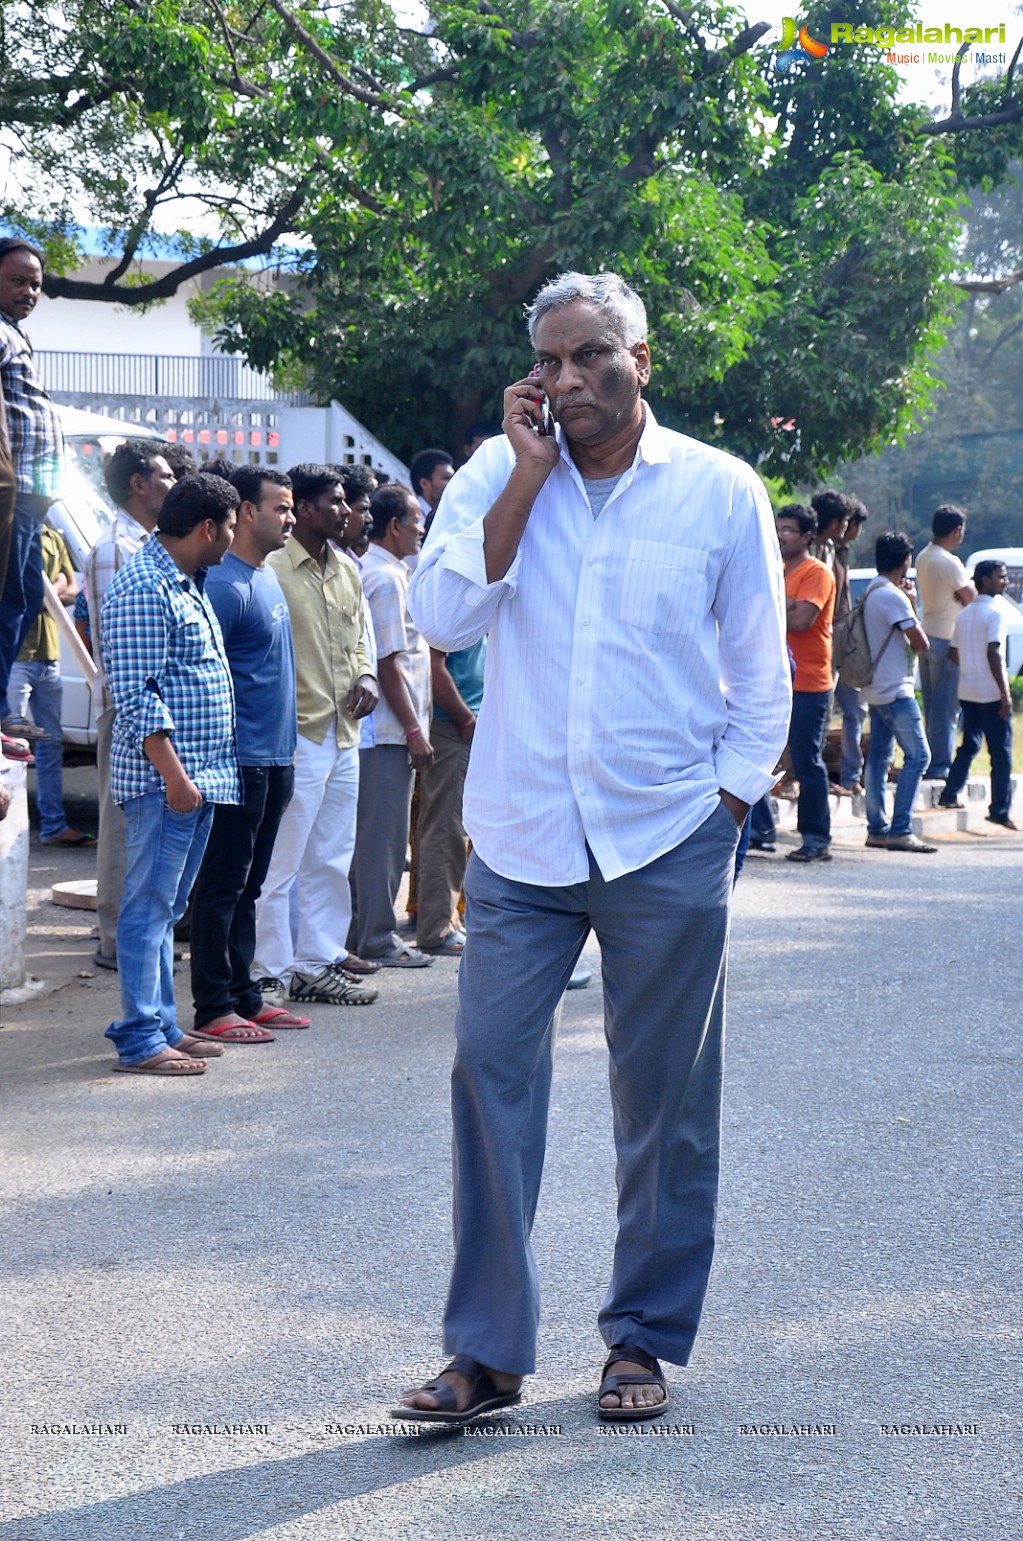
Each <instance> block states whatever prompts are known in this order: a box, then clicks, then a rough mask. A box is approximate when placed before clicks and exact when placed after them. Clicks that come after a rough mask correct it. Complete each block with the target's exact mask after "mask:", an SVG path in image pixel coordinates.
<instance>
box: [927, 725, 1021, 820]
mask: <svg viewBox="0 0 1023 1541" xmlns="http://www.w3.org/2000/svg"><path fill="white" fill-rule="evenodd" d="M998 706H999V703H998V702H997V701H963V702H962V708H963V741H962V743H961V744H960V746H959V753H958V754H957V755H956V757H955V760H954V761H953V763H952V769H951V770H950V772H949V776H948V780H947V781H946V783H945V790H944V792H943V793H942V800H943V801H944V802H948V803H954V802H955V801H956V800H957V798H958V797H959V794H960V792H961V791H962V790H963V787H964V786H965V785H966V781H967V778H968V776H969V774H970V766H971V765H972V764H973V757H974V755H975V754H976V753H977V751H978V749H979V748H980V744H981V739H986V740H987V747H988V753H989V754H990V756H991V806H990V807H989V808H988V813H989V814H990V815H991V817H992V818H993V819H1007V818H1008V817H1009V808H1010V806H1011V804H1012V718H1011V717H1000V716H999V715H998Z"/></svg>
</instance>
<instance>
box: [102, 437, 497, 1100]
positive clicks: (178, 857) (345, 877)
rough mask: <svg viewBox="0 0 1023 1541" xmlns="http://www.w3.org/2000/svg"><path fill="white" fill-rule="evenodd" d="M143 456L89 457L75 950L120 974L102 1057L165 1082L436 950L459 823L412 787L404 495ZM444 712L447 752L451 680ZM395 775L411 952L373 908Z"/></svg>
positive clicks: (440, 794)
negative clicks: (179, 998) (177, 465)
mask: <svg viewBox="0 0 1023 1541" xmlns="http://www.w3.org/2000/svg"><path fill="white" fill-rule="evenodd" d="M163 449H164V446H162V445H161V444H160V443H159V442H156V441H145V440H143V441H139V440H128V441H126V442H125V443H124V444H122V445H121V446H119V447H118V449H117V450H116V451H115V452H114V454H113V455H112V456H111V457H110V459H109V460H108V462H107V464H106V467H105V475H106V479H107V485H108V488H109V490H110V492H111V495H112V496H113V497H114V498H115V499H116V500H117V501H118V504H119V508H120V514H119V516H118V520H117V522H116V523H115V525H114V527H113V529H112V530H111V532H110V534H109V535H108V536H107V537H106V539H105V540H104V541H103V542H101V543H100V544H99V545H98V546H97V547H96V548H95V549H94V551H93V553H92V555H91V557H90V561H89V565H88V569H87V572H86V575H85V584H86V591H87V595H88V603H89V615H90V631H91V642H92V646H93V648H94V650H95V652H96V655H97V657H98V659H99V660H100V663H101V686H100V688H101V690H102V692H103V699H104V701H105V702H106V701H109V716H110V719H111V721H110V722H109V723H107V722H105V721H104V734H103V739H104V742H107V741H108V742H109V750H108V751H107V752H104V753H101V755H100V757H99V765H100V790H101V799H102V802H101V807H102V814H101V822H100V836H99V867H98V872H99V880H98V888H99V894H98V899H99V912H100V952H99V954H98V958H97V961H100V959H102V961H103V963H104V964H105V965H106V966H116V967H117V969H118V970H119V975H120V984H121V995H122V1016H121V1018H120V1019H119V1020H118V1021H116V1022H114V1023H112V1024H111V1026H110V1028H109V1029H108V1033H107V1036H108V1037H109V1038H111V1040H112V1041H113V1043H114V1045H115V1047H116V1048H117V1051H118V1068H120V1069H122V1070H124V1071H128V1072H133V1073H145V1074H157V1075H169V1076H181V1075H195V1074H200V1073H202V1070H203V1069H204V1068H205V1062H206V1061H207V1060H208V1059H209V1058H211V1057H216V1056H218V1055H220V1054H222V1053H223V1052H224V1045H225V1044H228V1043H231V1044H255V1043H267V1042H271V1041H272V1039H273V1037H274V1035H275V1033H276V1032H278V1031H281V1030H284V1029H301V1028H306V1027H308V1026H309V1020H310V1019H309V1018H308V1017H306V1016H304V1015H302V1014H301V1012H300V1011H297V1010H296V1009H295V1008H296V1007H299V1006H302V1005H306V1004H313V1003H315V1004H326V1005H333V1006H354V1005H369V1004H371V1003H372V1002H373V1001H374V1000H376V998H377V994H378V985H377V983H376V982H374V976H376V975H378V974H380V973H381V971H382V970H385V969H388V968H416V969H418V968H424V967H426V966H428V965H429V963H430V962H432V955H433V954H435V953H442V954H449V955H456V954H457V953H458V952H459V951H460V950H461V945H462V937H463V933H462V930H461V925H460V920H459V916H458V909H457V905H458V897H459V892H460V889H461V870H460V867H459V862H458V861H457V860H456V859H455V858H454V857H453V856H452V855H451V851H452V849H453V848H454V847H459V848H460V851H461V857H460V863H461V867H462V868H464V863H465V833H464V829H463V828H462V825H461V800H460V796H457V795H456V796H454V797H453V798H452V797H451V796H449V795H448V793H447V790H446V788H445V787H444V785H441V786H440V788H439V789H437V790H436V791H435V790H434V789H433V787H432V785H431V783H432V781H433V779H434V767H435V759H436V757H435V753H434V750H433V746H432V744H431V738H430V735H431V733H433V732H434V719H433V713H434V700H433V690H432V679H433V675H434V672H435V669H436V671H437V672H439V670H441V669H443V668H444V665H445V659H444V657H443V655H441V656H440V657H439V659H438V660H437V663H436V665H433V664H432V663H431V653H430V649H429V647H428V645H427V644H426V643H425V641H424V640H423V639H422V637H421V636H420V635H419V633H418V632H417V630H416V628H415V626H414V624H413V623H412V621H411V619H410V617H409V614H408V609H407V605H406V602H405V594H406V590H407V587H408V581H409V577H410V575H411V569H410V566H409V560H408V559H410V558H414V557H415V556H416V554H417V552H418V550H419V545H420V542H421V539H422V515H421V512H420V507H419V503H418V501H417V498H416V496H415V495H414V494H413V493H412V491H411V490H410V489H408V488H405V487H401V486H398V485H396V484H394V483H385V484H383V485H380V486H378V485H377V478H376V477H375V475H374V474H373V473H372V472H370V471H369V470H368V469H367V468H366V467H363V466H355V465H346V466H326V465H312V464H303V465H298V466H295V467H293V468H292V469H291V471H290V472H289V473H287V474H284V473H283V472H280V471H277V470H274V469H269V468H264V467H258V466H242V467H238V468H231V467H229V466H226V465H222V464H220V465H216V466H215V467H214V468H213V469H214V470H216V471H219V472H221V473H222V474H220V475H216V474H212V473H211V470H210V469H209V468H207V469H206V470H204V471H201V472H198V473H191V474H187V475H185V476H183V477H182V478H181V479H180V480H177V481H175V479H174V477H173V473H172V471H171V469H170V467H169V466H168V464H167V461H166V458H165V455H164V453H163ZM424 481H425V478H424ZM136 515H139V516H141V518H138V519H137V518H136ZM470 694H472V692H471V691H470ZM444 701H445V702H446V705H447V708H448V709H449V710H450V711H451V712H452V713H453V714H455V720H456V721H457V723H458V742H459V745H462V744H464V743H467V742H468V741H469V739H470V738H471V728H472V724H473V723H474V721H475V713H474V711H473V710H472V708H471V707H470V706H469V705H468V704H467V703H466V701H465V700H464V698H463V697H462V696H461V694H460V693H459V691H458V689H457V687H456V686H455V685H454V684H452V687H451V692H450V693H449V694H448V695H446V696H445V697H444ZM477 704H478V703H477ZM438 709H439V710H442V711H443V710H444V706H443V705H442V704H441V703H440V702H438ZM463 734H464V735H465V737H464V738H463V737H462V735H463ZM417 771H418V773H419V774H420V776H421V778H422V784H423V789H424V793H423V803H424V807H425V808H427V809H431V810H432V808H433V806H434V803H435V802H437V801H440V802H441V804H442V806H443V809H444V816H443V817H440V818H437V819H433V818H429V819H427V820H426V821H425V824H424V827H423V828H422V829H421V831H420V838H419V865H420V876H419V885H418V889H419V895H420V908H419V916H420V918H419V925H418V938H419V940H420V941H421V942H422V943H423V945H422V946H419V947H417V946H413V945H412V944H411V943H410V942H409V941H408V940H406V939H405V938H404V937H403V936H402V935H401V934H399V931H398V929H397V926H396V918H395V901H396V899H397V894H398V887H399V885H400V882H401V878H402V874H403V871H404V868H405V858H406V850H407V846H408V839H409V812H410V804H411V797H412V789H413V777H414V775H415V773H416V772H417ZM456 772H457V766H456ZM452 774H454V773H452ZM455 779H456V782H457V775H456V774H455ZM437 780H438V781H439V782H442V783H443V780H444V777H443V775H440V776H438V777H437ZM435 826H436V827H435ZM438 849H439V851H440V855H439V856H438V854H437V850H438ZM122 850H123V855H122V854H121V852H122ZM189 900H190V901H191V909H190V917H191V918H190V931H191V977H192V997H193V1012H194V1015H193V1022H192V1024H191V1027H190V1030H189V1031H187V1032H183V1031H182V1030H181V1028H179V1027H178V1026H177V1019H176V1011H175V1006H174V992H173V977H172V959H173V932H174V927H175V925H176V924H177V923H178V922H179V921H180V920H181V918H182V916H183V914H184V912H185V909H186V906H187V905H188V904H189Z"/></svg>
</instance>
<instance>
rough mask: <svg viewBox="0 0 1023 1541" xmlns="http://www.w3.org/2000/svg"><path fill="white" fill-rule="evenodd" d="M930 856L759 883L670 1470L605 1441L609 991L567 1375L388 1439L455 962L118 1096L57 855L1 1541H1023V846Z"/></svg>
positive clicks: (553, 1248)
mask: <svg viewBox="0 0 1023 1541" xmlns="http://www.w3.org/2000/svg"><path fill="white" fill-rule="evenodd" d="M86 811H87V810H86ZM940 844H941V849H940V851H939V854H938V855H937V856H934V857H913V856H906V855H896V854H889V853H887V852H873V851H866V850H864V849H863V848H862V847H861V846H860V845H859V844H856V845H854V844H853V836H852V835H848V834H847V837H846V839H845V840H844V843H842V844H840V845H839V846H838V847H837V848H836V860H835V861H834V862H833V863H832V864H830V865H829V866H816V867H813V868H810V869H803V868H799V867H792V866H790V865H786V864H785V863H784V862H783V861H782V860H781V858H780V855H779V856H778V857H760V858H757V857H754V858H752V859H751V861H750V863H749V866H748V868H747V874H746V875H745V876H744V877H743V879H742V881H741V883H740V886H739V890H738V894H737V900H736V914H735V923H734V940H733V953H732V970H731V981H730V1023H729V1049H728V1066H727V1075H726V1094H725V1133H726V1143H725V1152H726V1156H725V1170H724V1179H723V1185H722V1194H721V1208H720V1228H719V1249H718V1254H717V1259H716V1263H715V1269H714V1274H713V1279H712V1284H711V1290H710V1294H709V1297H708V1301H707V1307H706V1312H705V1316H704V1322H703V1327H702V1330H701V1334H700V1337H699V1340H698V1343H697V1348H696V1353H695V1355H694V1357H693V1360H692V1363H691V1365H690V1367H689V1368H688V1369H687V1370H685V1371H682V1370H674V1371H672V1372H671V1376H670V1380H671V1389H672V1405H671V1408H670V1411H669V1412H668V1413H667V1414H666V1415H665V1416H664V1417H663V1418H661V1419H659V1420H657V1422H656V1423H654V1424H653V1425H649V1424H648V1425H645V1426H642V1427H643V1432H633V1433H626V1434H622V1433H607V1432H602V1431H601V1428H600V1426H599V1425H598V1423H597V1420H596V1418H595V1416H594V1388H595V1385H596V1379H597V1372H598V1370H599V1366H600V1363H601V1357H602V1356H601V1344H600V1341H599V1339H598V1336H597V1333H596V1330H595V1326H594V1319H595V1315H596V1311H597V1308H598V1306H599V1303H600V1300H601V1297H602V1293H603V1289H604V1285H605V1281H606V1277H607V1273H608V1269H609V1263H610V1255H611V1247H612V1240H613V1228H614V1209H613V1160H612V1153H611V1140H610V1118H609V1112H608V1106H607V1091H606V1063H605V1051H604V1045H603V1037H602V1030H601V1018H600V992H599V981H595V983H594V985H593V986H592V987H591V988H590V989H589V990H587V991H583V992H578V993H574V994H571V995H569V996H568V997H567V998H566V1002H565V1009H564V1019H563V1023H562V1029H561V1037H560V1046H559V1059H558V1069H557V1075H556V1083H555V1094H554V1110H553V1116H552V1126H551V1138H550V1148H549V1157H548V1164H547V1171H546V1176H545V1183H544V1191H543V1195H542V1198H541V1207H540V1215H539V1219H538V1223H537V1228H536V1246H537V1255H538V1261H539V1267H540V1271H541V1276H542V1280H543V1287H544V1293H545V1314H544V1319H543V1323H542V1332H541V1345H540V1370H539V1373H538V1374H537V1375H536V1376H535V1377H533V1378H532V1379H531V1380H530V1381H529V1382H527V1386H526V1392H527V1395H526V1400H525V1401H524V1402H523V1404H522V1406H521V1407H520V1408H518V1409H516V1410H515V1411H514V1414H513V1416H507V1415H505V1416H503V1417H498V1418H496V1419H494V1420H491V1421H490V1423H489V1425H480V1428H481V1429H485V1430H486V1431H485V1432H480V1433H475V1434H471V1435H466V1434H462V1433H452V1432H450V1431H443V1430H441V1431H438V1430H430V1431H427V1432H425V1433H422V1434H420V1435H418V1436H416V1435H407V1434H403V1433H398V1432H395V1429H394V1425H391V1424H389V1423H388V1421H387V1417H386V1409H387V1406H388V1404H389V1402H390V1401H391V1400H392V1399H393V1397H394V1394H395V1393H396V1392H397V1391H398V1390H400V1389H401V1388H402V1387H404V1386H406V1385H408V1384H411V1383H412V1382H413V1381H416V1380H419V1379H421V1378H422V1376H423V1375H424V1373H425V1372H427V1371H433V1370H435V1369H437V1368H439V1367H440V1363H441V1359H440V1355H439V1347H438V1344H439V1336H438V1322H439V1316H440V1310H441V1305H442V1300H443V1293H444V1288H445V1283H446V1276H447V1269H448V1263H449V1220H448V1211H449V1197H450V1190H449V1175H448V1143H449V1135H448V1118H447V1109H446V1099H447V1089H446V1083H447V1071H448V1065H449V1059H450V1052H451V1022H452V1016H453V1004H454V995H455V976H456V964H455V963H454V962H453V961H451V960H447V959H445V960H438V961H437V962H436V963H435V964H434V966H433V967H432V968H431V969H429V970H428V971H422V972H418V973H411V974H406V975H400V974H390V975H388V976H387V977H386V978H385V979H384V981H383V985H382V988H381V997H380V1000H379V1002H378V1003H377V1004H376V1005H374V1006H371V1007H368V1008H361V1009H348V1010H333V1009H329V1008H324V1007H314V1008H312V1011H311V1013H310V1014H312V1015H314V1026H313V1028H312V1029H311V1030H310V1031H309V1032H307V1033H292V1034H287V1035H285V1034H282V1035H281V1036H280V1037H279V1038H278V1040H277V1042H276V1043H275V1044H273V1045H270V1046H267V1047H236V1048H234V1049H230V1050H229V1051H228V1053H227V1055H226V1056H225V1058H224V1059H222V1060H220V1061H218V1062H216V1063H214V1064H212V1065H211V1068H210V1070H209V1072H208V1073H207V1074H206V1076H204V1077H202V1078H201V1079H195V1080H193V1081H190V1082H178V1083H167V1082H162V1081H157V1080H147V1079H144V1078H140V1079H133V1078H130V1077H122V1076H117V1075H112V1074H111V1073H110V1062H111V1061H110V1055H109V1053H108V1051H107V1046H106V1044H105V1042H104V1040H103V1038H102V1036H101V1034H102V1031H103V1028H104V1027H105V1026H106V1024H107V1022H108V1021H109V1020H110V1017H111V1016H112V1015H113V1014H114V1011H115V1004H116V979H115V978H113V977H111V976H107V975H95V974H94V975H93V977H88V978H86V977H78V975H79V973H80V972H84V973H89V972H90V970H89V964H88V959H89V953H90V951H91V945H92V944H91V943H90V942H89V940H88V928H89V925H90V924H91V917H90V916H89V915H88V914H84V913H81V912H74V911H58V910H56V909H55V908H54V907H53V906H51V905H49V904H48V903H47V902H45V899H44V898H43V897H42V895H43V894H44V893H45V892H46V891H47V889H48V885H49V882H50V881H51V880H52V879H53V877H54V876H57V875H59V876H66V877H71V876H85V875H87V874H88V872H89V869H90V863H91V858H90V857H89V855H88V854H87V853H82V852H62V853H59V854H56V855H55V854H54V853H52V852H49V851H45V852H44V851H40V850H38V849H36V850H35V851H34V868H33V873H34V877H33V882H34V884H35V886H36V891H35V893H34V901H35V902H34V903H33V908H32V913H31V919H30V924H31V947H32V949H33V951H34V953H35V955H36V957H37V959H38V960H39V961H37V962H36V964H35V965H34V966H35V971H36V972H37V973H38V972H45V973H46V976H47V977H48V978H49V979H50V981H51V983H52V984H54V985H56V986H57V988H55V989H52V990H51V991H50V992H49V993H48V994H47V995H45V996H43V997H41V998H38V999H37V1000H35V1001H34V1002H32V1003H31V1004H29V1005H26V1006H24V1007H19V1008H14V1009H9V1010H7V1012H6V1013H5V1016H6V1020H5V1023H4V1031H3V1032H0V1072H2V1078H3V1083H2V1084H3V1103H4V1109H3V1119H2V1142H3V1144H2V1149H3V1161H2V1166H0V1194H2V1206H3V1209H2V1215H3V1218H2V1231H0V1271H2V1276H3V1288H4V1299H5V1302H6V1306H7V1309H6V1310H5V1311H4V1312H3V1314H2V1318H0V1356H2V1357H0V1363H2V1370H0V1383H2V1385H3V1390H4V1395H3V1404H2V1418H0V1437H2V1458H0V1466H2V1505H0V1541H150V1538H152V1541H175V1538H179V1537H188V1538H191V1537H196V1538H200V1541H243V1538H244V1541H256V1538H259V1541H285V1538H287V1541H321V1538H322V1541H328V1538H329V1541H334V1538H358V1541H399V1538H400V1541H404V1538H409V1541H411V1538H417V1541H433V1538H436V1541H441V1538H445V1537H458V1538H463V1537H464V1538H473V1541H476V1538H488V1541H489V1538H503V1537H512V1536H515V1537H534V1536H537V1537H544V1538H549V1537H553V1538H560V1537H565V1538H577V1537H578V1538H584V1541H590V1538H593V1541H596V1538H598V1537H605V1536H630V1537H631V1536H635V1537H644V1538H651V1541H659V1538H669V1537H670V1538H678V1537H685V1538H693V1541H726V1538H727V1541H818V1538H821V1541H823V1538H828V1541H832V1538H835V1541H854V1538H855V1541H860V1538H889V1537H891V1538H895V1537H898V1538H913V1541H931V1538H938V1537H950V1538H952V1537H954V1538H956V1541H988V1538H992V1541H995V1538H997V1541H1005V1537H1006V1536H1011V1535H1014V1534H1018V1530H1019V1514H1020V1513H1021V1512H1023V1491H1021V1490H1023V1476H1021V1470H1023V1464H1021V1456H1023V1435H1021V1401H1023V1376H1021V1371H1020V1363H1021V1358H1020V1348H1021V1335H1023V1307H1021V1299H1020V1288H1019V1257H1020V1241H1021V1237H1023V1217H1021V1187H1023V1179H1021V1176H1020V1170H1021V1162H1020V1149H1019V1145H1020V1139H1019V1106H1020V1065H1021V1049H1020V1020H1019V1010H1018V963H1017V960H1018V935H1019V922H1020V915H1021V913H1023V910H1021V905H1020V897H1021V887H1023V883H1021V873H1023V863H1021V856H1023V837H1020V836H1011V835H1005V834H1003V833H1002V832H993V833H992V834H991V835H976V836H958V835H952V836H948V837H944V838H942V839H941V841H940ZM588 956H589V959H590V961H591V962H592V963H593V965H594V967H598V966H599V958H598V955H597V951H596V948H595V947H593V946H592V944H591V947H590V949H589V950H588ZM179 984H180V986H181V991H180V1000H181V1002H182V1005H183V1006H184V1005H185V1004H186V995H187V974H185V973H179ZM85 1429H88V1430H90V1431H89V1432H84V1431H83V1430H85ZM68 1430H71V1431H72V1432H68ZM76 1431H77V1432H76ZM891 1431H894V1432H891Z"/></svg>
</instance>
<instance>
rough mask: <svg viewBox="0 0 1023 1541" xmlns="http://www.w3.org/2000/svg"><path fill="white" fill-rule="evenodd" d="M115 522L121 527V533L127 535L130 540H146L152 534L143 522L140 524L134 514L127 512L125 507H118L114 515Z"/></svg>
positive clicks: (142, 541) (140, 542) (141, 542)
mask: <svg viewBox="0 0 1023 1541" xmlns="http://www.w3.org/2000/svg"><path fill="white" fill-rule="evenodd" d="M116 523H117V524H119V525H120V527H121V534H122V535H127V536H128V537H129V538H130V539H131V540H137V541H138V542H139V544H140V545H141V544H143V543H144V542H145V541H147V540H148V539H149V537H150V535H151V534H152V531H151V530H147V529H146V527H145V525H144V524H140V523H139V521H138V520H137V519H136V518H135V515H134V514H129V512H128V510H127V509H126V508H119V509H118V510H117V515H116Z"/></svg>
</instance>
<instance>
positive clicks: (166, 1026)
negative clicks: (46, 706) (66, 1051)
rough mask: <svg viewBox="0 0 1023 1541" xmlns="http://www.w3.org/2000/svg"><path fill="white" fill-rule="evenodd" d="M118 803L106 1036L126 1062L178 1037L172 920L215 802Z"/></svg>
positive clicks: (151, 795) (183, 901) (180, 910)
mask: <svg viewBox="0 0 1023 1541" xmlns="http://www.w3.org/2000/svg"><path fill="white" fill-rule="evenodd" d="M123 808H124V844H125V854H126V857H127V870H126V872H125V878H124V898H123V899H122V901H121V914H120V917H119V919H118V922H117V968H118V975H119V979H120V985H121V1010H122V1012H123V1013H124V1015H123V1016H122V1017H121V1020H120V1021H119V1022H111V1024H110V1026H109V1027H108V1028H107V1031H106V1036H107V1037H108V1038H110V1039H112V1040H113V1043H114V1045H115V1046H116V1048H117V1052H118V1055H119V1056H120V1058H121V1060H122V1062H123V1063H124V1064H126V1065H138V1064H141V1062H142V1061H143V1060H147V1059H152V1058H153V1055H154V1054H159V1052H160V1050H161V1049H166V1048H171V1049H173V1048H174V1047H175V1046H176V1045H177V1044H179V1043H180V1042H181V1039H182V1037H183V1036H184V1035H183V1033H182V1031H181V1029H180V1027H178V1023H177V1012H176V1009H175V1005H174V926H175V924H176V922H177V921H179V920H180V919H181V917H182V915H183V914H184V913H185V908H186V906H187V904H188V896H189V894H190V893H191V891H192V884H193V883H194V882H195V875H196V873H197V872H198V870H199V863H200V862H201V861H202V856H203V852H204V851H205V849H206V841H207V840H208V839H209V833H210V826H211V824H212V823H213V804H212V803H203V805H202V807H201V808H197V809H196V810H195V811H194V812H193V813H175V812H174V810H173V809H172V808H169V807H168V806H167V803H166V801H165V799H164V796H163V793H162V792H147V793H146V794H145V795H144V796H143V797H130V798H129V799H128V801H127V802H126V803H124V804H123Z"/></svg>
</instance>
